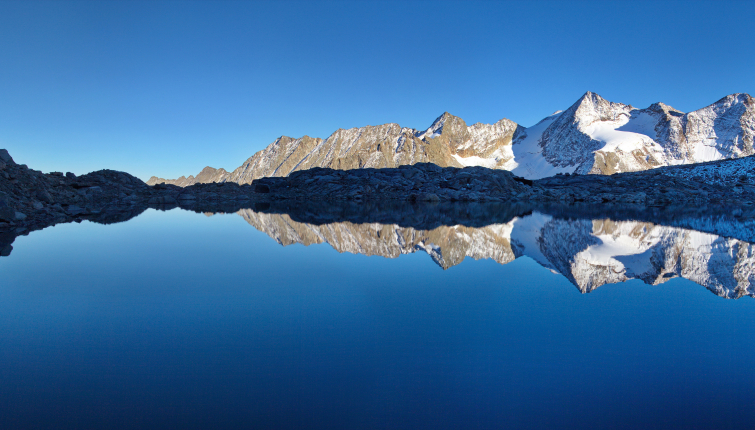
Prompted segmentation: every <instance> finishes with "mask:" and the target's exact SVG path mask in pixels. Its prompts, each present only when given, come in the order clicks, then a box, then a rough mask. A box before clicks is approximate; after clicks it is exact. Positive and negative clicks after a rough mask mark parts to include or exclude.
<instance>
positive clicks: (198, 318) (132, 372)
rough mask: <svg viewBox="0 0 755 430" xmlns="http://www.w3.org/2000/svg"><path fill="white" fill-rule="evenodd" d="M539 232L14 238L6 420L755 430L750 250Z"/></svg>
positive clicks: (714, 243) (531, 220) (607, 227)
mask: <svg viewBox="0 0 755 430" xmlns="http://www.w3.org/2000/svg"><path fill="white" fill-rule="evenodd" d="M239 215H241V216H239ZM538 217H539V218H538ZM548 221H549V220H548V217H547V216H545V215H541V214H537V213H535V214H533V215H530V216H527V217H522V218H520V219H516V220H513V221H512V222H511V223H508V224H495V225H491V226H486V227H483V228H480V229H472V228H468V227H460V226H456V227H442V226H441V227H439V228H438V229H433V230H432V231H423V230H415V229H406V228H396V227H395V226H384V225H379V224H365V225H355V224H348V223H346V224H344V223H341V224H332V225H320V226H313V225H306V224H302V223H296V222H294V221H291V219H290V218H288V217H287V216H285V215H269V214H260V213H256V212H253V211H241V212H240V213H239V214H228V215H215V216H211V217H208V216H205V215H203V214H197V213H193V212H187V211H181V210H178V209H176V210H171V211H168V212H161V211H156V210H152V209H150V210H148V211H146V212H145V213H143V214H142V215H140V216H138V217H136V218H134V219H132V220H130V221H128V222H124V223H119V224H113V225H100V224H95V223H90V222H83V223H81V224H65V225H58V226H56V227H53V228H48V229H45V230H43V231H39V232H34V233H32V234H30V235H29V236H24V237H19V238H18V239H17V240H16V241H15V242H14V244H13V247H14V249H13V252H12V254H11V255H10V256H9V257H4V258H0V428H4V429H5V428H9V429H10V428H40V429H47V428H56V429H68V428H70V429H82V428H181V429H187V428H323V429H325V428H327V429H341V428H342V429H353V428H407V429H409V428H411V429H416V428H432V429H443V428H505V427H509V428H618V429H624V428H626V429H629V428H719V429H721V428H752V426H753V423H755V365H754V363H755V301H754V300H753V298H752V297H747V296H745V297H742V298H740V299H737V300H731V299H727V298H725V297H735V296H739V295H743V294H746V292H747V291H748V290H747V285H749V283H751V282H752V276H753V268H752V267H753V266H752V264H753V263H752V257H753V250H752V245H750V244H749V243H747V242H742V241H738V240H735V239H727V238H725V237H718V236H711V235H709V234H707V233H699V232H694V231H690V230H681V229H676V230H675V229H669V228H663V227H662V226H654V225H652V224H647V223H646V224H640V223H635V224H627V223H611V222H610V221H606V220H592V221H591V220H587V221H585V220H582V221H576V220H572V221H569V220H555V221H556V222H553V223H551V224H552V225H551V224H548ZM551 221H553V220H551ZM250 224H251V225H252V226H254V227H256V228H253V227H252V226H250ZM318 243H320V244H318ZM325 243H329V244H330V246H328V245H327V244H325ZM281 244H284V245H290V246H281ZM301 244H308V245H310V246H302V245H301ZM633 247H634V251H631V249H633ZM337 250H340V251H349V252H338V251H337ZM352 252H354V253H352ZM359 252H361V253H359ZM385 257H397V258H385ZM465 257H466V258H465ZM469 257H475V258H478V259H477V260H475V259H473V258H469ZM444 269H445V270H444ZM685 278H686V279H685ZM626 279H628V280H626ZM690 279H691V280H690ZM693 280H694V281H695V282H693ZM622 281H623V282H622ZM654 283H655V284H657V285H650V284H654ZM587 291H589V294H583V292H587Z"/></svg>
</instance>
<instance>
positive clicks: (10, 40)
mask: <svg viewBox="0 0 755 430" xmlns="http://www.w3.org/2000/svg"><path fill="white" fill-rule="evenodd" d="M753 17H755V2H751V1H741V2H739V1H730V2H723V1H718V2H694V1H685V2H637V1H622V2H619V1H616V2H608V1H602V2H590V1H574V2H569V1H553V2H537V1H528V2H524V1H522V2H469V1H464V2H430V1H418V2H405V1H403V2H388V1H382V2H367V1H351V2H324V1H323V2H311V1H310V2H236V1H202V2H177V1H176V2H173V1H163V2H138V1H121V2H116V1H114V2H95V1H85V2H62V1H53V2H35V1H0V147H4V148H7V149H8V150H9V151H10V153H11V155H12V156H13V157H14V158H15V159H16V161H17V162H19V163H26V164H28V165H29V166H30V167H32V168H35V169H39V170H42V171H45V172H47V171H54V170H58V171H72V172H74V173H77V174H82V173H87V172H89V171H92V170H97V169H100V168H112V169H117V170H124V171H127V172H130V173H132V174H135V175H136V176H139V177H140V178H142V179H145V180H146V179H147V178H148V177H149V176H151V175H153V174H154V175H158V176H162V177H169V178H171V177H177V176H180V175H189V174H196V173H198V172H199V171H200V170H201V169H202V168H203V167H204V166H206V165H211V166H213V167H224V168H226V169H229V170H231V169H234V168H236V167H238V166H239V165H240V164H241V163H242V162H243V161H244V160H245V159H246V158H248V157H249V156H251V155H252V154H253V153H255V152H256V151H258V150H260V149H262V148H264V147H265V146H267V145H268V144H269V143H270V142H272V141H273V140H274V139H275V138H277V137H278V136H281V135H288V136H294V137H299V136H302V135H305V134H306V135H309V136H316V137H323V138H324V137H327V136H328V135H330V134H331V133H332V132H333V131H335V130H336V129H338V128H349V127H357V126H363V125H375V124H382V123H387V122H397V123H399V124H401V125H402V126H406V127H414V128H418V129H423V128H426V127H428V126H429V125H430V123H431V122H432V121H433V119H435V118H436V117H437V116H439V115H440V114H441V113H443V112H444V111H449V112H451V113H452V114H454V115H458V116H460V117H462V118H464V120H466V121H467V123H469V124H471V123H474V122H478V121H479V122H488V123H489V122H495V121H497V120H499V119H501V118H504V117H506V118H509V119H511V120H514V121H516V122H518V123H520V124H522V125H525V126H528V125H532V124H534V123H536V122H537V121H539V120H540V119H541V118H543V117H544V116H546V115H548V114H550V113H552V112H553V111H555V110H558V109H565V108H567V107H568V106H570V105H571V104H572V103H573V102H574V101H576V100H577V99H578V98H579V97H580V96H581V95H582V94H583V93H584V92H585V91H587V90H590V91H593V92H597V93H598V94H600V95H602V96H603V97H605V98H607V99H608V100H611V101H617V102H623V103H629V104H632V105H634V106H638V107H646V106H647V105H649V104H651V103H653V102H656V101H663V102H665V103H668V104H670V105H672V106H674V107H676V108H677V109H680V110H683V111H690V110H694V109H698V108H701V107H703V106H706V105H708V104H710V103H713V102H715V101H716V100H718V99H719V98H721V97H723V96H725V95H727V94H731V93H735V92H747V93H750V94H755V79H753V77H754V76H755V37H753V32H752V24H751V21H752V18H753Z"/></svg>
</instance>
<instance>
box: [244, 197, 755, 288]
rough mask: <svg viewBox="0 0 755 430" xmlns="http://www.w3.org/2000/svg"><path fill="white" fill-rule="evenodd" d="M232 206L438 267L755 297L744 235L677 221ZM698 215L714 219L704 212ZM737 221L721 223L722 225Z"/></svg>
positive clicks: (296, 239)
mask: <svg viewBox="0 0 755 430" xmlns="http://www.w3.org/2000/svg"><path fill="white" fill-rule="evenodd" d="M237 213H238V214H239V215H240V216H241V217H243V218H244V219H245V220H246V221H247V222H248V223H249V224H250V225H252V226H253V227H254V228H256V229H257V230H259V231H261V232H263V233H265V234H267V235H268V236H270V237H271V238H272V239H274V240H275V241H276V242H278V243H280V244H281V245H284V246H287V245H291V244H296V243H299V244H303V245H305V246H308V245H312V244H321V243H327V244H329V245H330V246H332V247H333V248H334V249H335V250H336V251H338V252H349V253H353V254H364V255H368V256H372V255H378V256H383V257H388V258H396V257H398V256H400V255H402V254H409V253H414V252H417V251H423V252H426V253H427V254H428V255H429V256H430V257H431V258H432V259H433V261H435V262H436V263H437V264H438V265H439V266H440V267H441V268H443V269H448V268H450V267H453V266H455V265H457V264H459V263H461V262H462V261H463V260H464V259H465V258H466V257H471V258H473V259H476V260H478V259H492V260H494V261H496V262H498V263H500V264H506V263H509V262H511V261H513V260H515V259H516V258H519V257H522V256H527V257H530V258H532V259H533V260H535V261H537V262H538V263H539V264H540V265H542V266H543V267H545V268H547V269H549V270H551V271H552V272H554V273H559V274H561V275H563V276H565V277H566V278H567V279H568V280H569V281H570V282H571V283H573V284H574V285H575V286H576V287H577V288H578V289H579V290H580V291H581V292H583V293H589V292H590V291H593V290H594V289H596V288H598V287H600V286H602V285H605V284H611V283H617V282H624V281H627V280H630V279H640V280H642V281H643V282H645V283H647V284H651V285H658V284H661V283H664V282H666V281H668V280H669V279H672V278H676V277H682V278H685V279H688V280H690V281H693V282H695V283H697V284H700V285H702V286H704V287H706V288H707V289H708V290H710V291H711V292H713V293H714V294H716V295H718V296H720V297H725V298H739V297H742V296H751V297H755V285H753V281H755V255H754V253H753V245H752V244H751V243H749V242H745V241H742V240H739V239H734V238H728V237H725V236H721V235H717V234H711V233H706V232H701V231H696V230H692V229H688V228H683V227H676V226H663V225H658V224H654V223H650V222H642V221H614V220H612V219H609V218H603V219H592V220H591V219H573V218H572V219H569V218H559V217H555V216H553V215H549V214H545V213H541V212H532V213H529V214H525V215H522V216H514V217H511V219H510V220H509V221H507V222H500V223H494V224H490V225H486V226H483V227H470V226H464V225H454V226H438V227H435V228H431V229H417V228H414V227H402V226H399V225H397V224H382V223H354V222H351V221H341V222H330V223H321V224H314V223H305V222H300V221H295V220H293V219H292V217H291V216H290V215H288V214H278V213H263V212H256V211H254V210H251V209H242V210H239V211H238V212H237ZM685 222H686V221H685ZM700 223H701V224H705V225H708V226H710V225H711V224H715V223H714V222H713V221H711V220H707V221H705V220H702V221H700ZM719 224H720V223H719ZM740 227H741V226H740ZM738 228H739V227H737V226H729V228H728V230H733V231H736V230H737V229H738Z"/></svg>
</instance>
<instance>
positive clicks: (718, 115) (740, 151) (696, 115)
mask: <svg viewBox="0 0 755 430" xmlns="http://www.w3.org/2000/svg"><path fill="white" fill-rule="evenodd" d="M754 137H755V100H754V99H753V98H752V97H751V96H750V95H748V94H743V93H740V94H731V95H729V96H726V97H724V98H722V99H720V100H718V101H717V102H715V103H713V104H711V105H709V106H706V107H704V108H702V109H698V110H695V111H692V112H689V113H684V112H681V111H679V110H677V109H674V108H672V107H671V106H668V105H666V104H663V103H654V104H652V105H650V106H649V107H647V108H644V109H637V108H635V107H633V106H631V105H626V104H622V103H614V102H610V101H607V100H605V99H604V98H602V97H601V96H599V95H597V94H595V93H592V92H587V93H585V94H584V95H583V96H582V97H580V99H579V100H577V101H576V102H575V103H574V104H573V105H571V106H570V107H569V108H567V109H566V110H564V111H559V112H556V113H554V114H552V115H550V116H548V117H546V118H544V119H543V120H541V121H540V122H538V123H537V124H535V125H534V126H531V127H523V126H521V125H519V124H516V123H515V122H513V121H511V120H509V119H506V118H504V119H502V120H500V121H498V122H496V123H495V124H481V123H476V124H472V125H467V123H466V122H465V121H464V120H463V119H461V118H459V117H456V116H453V115H451V114H449V113H448V112H446V113H444V114H443V115H441V116H440V117H438V118H437V119H436V120H435V121H434V122H433V123H432V124H431V125H430V127H429V128H428V129H426V130H416V129H413V128H406V127H401V126H400V125H398V124H394V123H391V124H383V125H378V126H365V127H358V128H351V129H339V130H337V131H335V132H334V133H333V134H331V135H330V136H329V137H327V138H326V139H321V138H313V137H309V136H304V137H300V138H292V137H287V136H281V137H279V138H278V139H276V140H275V141H274V142H273V143H271V144H270V145H269V146H268V147H267V148H265V149H263V150H261V151H259V152H257V153H256V154H254V155H252V156H251V157H250V158H249V159H247V160H246V161H245V162H244V163H243V164H242V165H241V166H239V167H238V168H236V169H234V170H233V171H231V172H229V171H226V170H225V169H222V168H221V169H215V168H212V167H209V166H208V167H205V168H204V169H203V170H202V171H201V172H200V173H199V174H197V175H196V176H193V175H192V176H189V177H184V176H182V177H180V178H178V179H163V178H158V177H155V176H153V177H151V178H150V179H149V180H148V181H147V184H149V185H154V184H158V183H169V184H174V185H178V186H188V185H192V184H195V183H211V182H236V183H240V184H246V183H251V182H252V180H254V179H258V178H261V177H275V176H287V175H288V174H290V173H291V172H294V171H298V170H304V169H309V168H312V167H329V168H333V169H342V170H347V169H357V168H365V167H376V168H381V167H398V166H401V165H406V164H415V163H421V162H429V163H434V164H437V165H439V166H442V167H449V166H452V167H466V166H484V167H488V168H492V169H505V170H510V171H512V172H513V173H514V174H515V175H518V176H521V177H524V178H527V179H539V178H544V177H548V176H553V175H555V174H558V173H577V174H613V173H618V172H631V171H640V170H648V169H653V168H656V167H660V166H671V165H681V164H692V163H700V162H707V161H715V160H722V159H732V158H739V157H743V156H747V155H752V154H755V149H754V148H753V138H754Z"/></svg>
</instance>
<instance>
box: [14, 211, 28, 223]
mask: <svg viewBox="0 0 755 430" xmlns="http://www.w3.org/2000/svg"><path fill="white" fill-rule="evenodd" d="M15 218H16V221H23V220H25V219H26V214H25V213H22V212H16V214H15Z"/></svg>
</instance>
